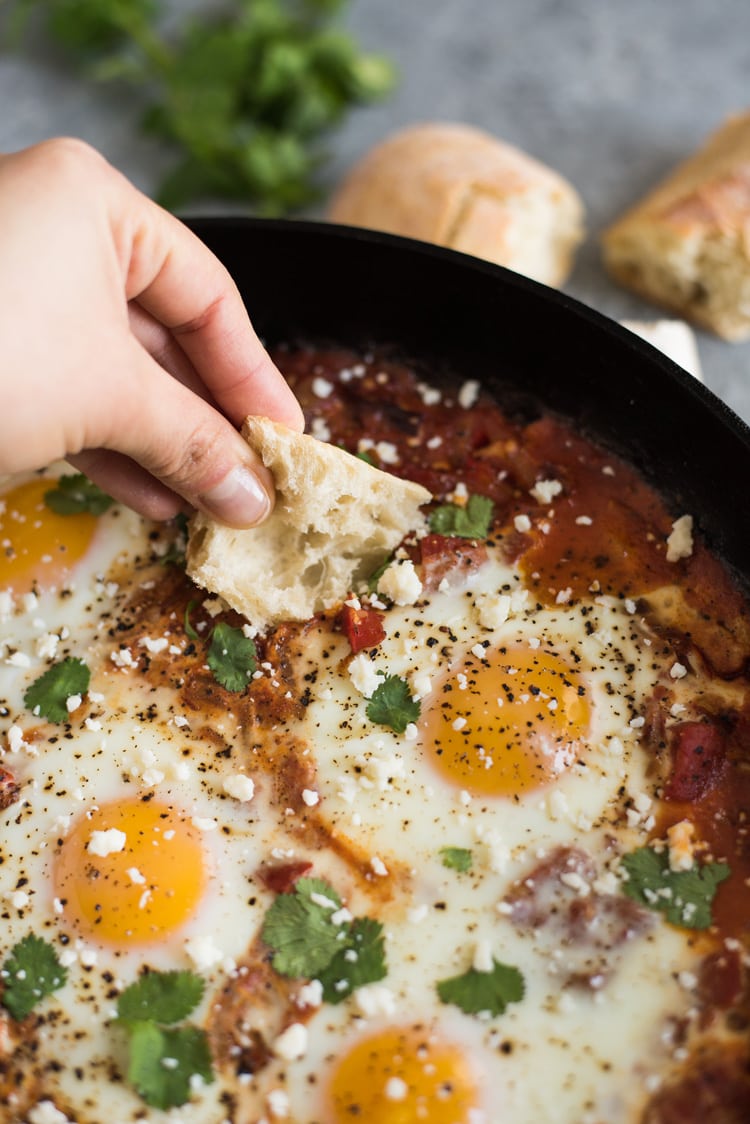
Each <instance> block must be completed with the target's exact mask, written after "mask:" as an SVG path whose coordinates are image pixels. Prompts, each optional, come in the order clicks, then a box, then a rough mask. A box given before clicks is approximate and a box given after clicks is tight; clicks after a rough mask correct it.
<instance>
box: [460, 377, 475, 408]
mask: <svg viewBox="0 0 750 1124" xmlns="http://www.w3.org/2000/svg"><path fill="white" fill-rule="evenodd" d="M478 397H479V383H478V381H477V380H476V379H467V380H466V382H465V383H464V384H463V386H462V387H461V389H460V390H459V392H458V404H459V406H461V408H462V409H464V410H470V409H471V407H472V406H474V405H475V404H476V401H477V398H478Z"/></svg>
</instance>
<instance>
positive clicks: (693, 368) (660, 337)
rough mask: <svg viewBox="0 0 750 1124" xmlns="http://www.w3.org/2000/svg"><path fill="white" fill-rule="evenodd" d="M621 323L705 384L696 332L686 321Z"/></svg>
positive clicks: (623, 321) (624, 321) (635, 321)
mask: <svg viewBox="0 0 750 1124" xmlns="http://www.w3.org/2000/svg"><path fill="white" fill-rule="evenodd" d="M620 323H621V324H622V326H623V328H627V329H628V330H629V331H631V332H635V334H636V335H637V336H640V337H641V339H643V340H646V341H647V342H648V343H650V344H653V346H654V347H658V349H659V351H663V352H664V354H665V355H668V356H669V358H670V359H672V360H673V361H674V362H675V363H679V365H680V366H681V367H683V368H684V369H685V370H686V371H689V373H690V374H691V375H694V376H695V378H696V379H698V381H699V382H703V371H702V370H701V363H700V357H699V355H698V345H697V344H696V342H695V332H694V331H693V329H692V328H691V327H690V325H689V324H686V323H685V321H684V320H621V321H620Z"/></svg>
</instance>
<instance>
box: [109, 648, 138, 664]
mask: <svg viewBox="0 0 750 1124" xmlns="http://www.w3.org/2000/svg"><path fill="white" fill-rule="evenodd" d="M109 658H110V659H111V660H112V663H113V664H114V665H115V667H123V668H124V667H137V666H138V660H135V659H133V653H132V652H131V651H130V648H117V649H116V650H115V651H114V652H111V653H110V656H109Z"/></svg>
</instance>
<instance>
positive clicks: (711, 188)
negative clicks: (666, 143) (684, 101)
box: [602, 113, 750, 340]
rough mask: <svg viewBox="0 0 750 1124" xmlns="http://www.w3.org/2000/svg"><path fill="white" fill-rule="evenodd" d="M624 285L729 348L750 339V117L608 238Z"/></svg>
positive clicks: (732, 123)
mask: <svg viewBox="0 0 750 1124" xmlns="http://www.w3.org/2000/svg"><path fill="white" fill-rule="evenodd" d="M602 246H603V253H604V263H605V265H606V267H607V269H608V270H609V272H610V273H611V274H612V276H613V277H615V278H616V279H617V280H618V281H620V282H621V283H622V284H623V285H625V286H627V287H628V288H630V289H633V290H635V292H637V293H639V294H640V295H641V296H644V297H647V298H648V299H650V300H653V301H655V302H656V303H657V304H661V305H664V306H665V307H666V308H671V309H674V311H676V312H678V313H679V314H680V315H681V316H684V317H685V318H686V319H688V320H692V321H694V322H695V323H696V324H700V325H701V326H702V327H704V328H709V329H710V330H711V331H713V332H715V333H716V334H717V335H719V336H722V337H723V338H724V339H727V340H741V339H745V338H747V337H748V336H750V113H744V114H741V115H738V116H735V117H731V118H729V120H727V121H726V122H725V123H724V124H723V125H722V126H721V128H720V129H718V130H717V131H716V132H715V133H713V134H712V135H711V136H710V137H709V138H708V140H707V141H706V143H705V144H704V146H703V147H702V148H701V149H699V150H698V152H696V153H695V154H694V155H693V156H691V157H690V158H689V159H688V160H686V161H684V163H681V164H679V165H678V166H677V167H676V168H675V169H674V170H673V171H672V172H671V173H670V174H669V175H668V176H667V177H666V179H664V180H662V182H661V183H659V184H658V185H657V186H656V187H655V188H654V189H653V190H652V191H651V192H649V193H648V194H647V195H646V196H645V197H644V198H643V199H642V200H641V201H640V202H639V203H637V204H636V205H635V206H634V207H632V208H631V209H630V210H629V211H627V212H626V213H625V214H624V215H623V216H622V217H621V218H620V219H618V221H617V222H615V223H614V224H613V225H612V226H610V227H609V229H608V230H606V231H605V232H604V234H603V236H602Z"/></svg>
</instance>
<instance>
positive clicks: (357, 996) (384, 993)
mask: <svg viewBox="0 0 750 1124" xmlns="http://www.w3.org/2000/svg"><path fill="white" fill-rule="evenodd" d="M354 1000H355V1003H356V1005H357V1007H358V1008H359V1010H360V1012H361V1013H362V1014H363V1015H365V1016H366V1017H367V1018H374V1017H375V1016H376V1015H385V1016H386V1017H387V1016H389V1015H395V1013H396V997H395V995H394V994H393V992H392V991H391V989H390V988H389V987H386V986H385V984H377V983H376V984H367V985H366V986H365V987H360V988H359V989H358V991H356V992H355V993H354Z"/></svg>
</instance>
